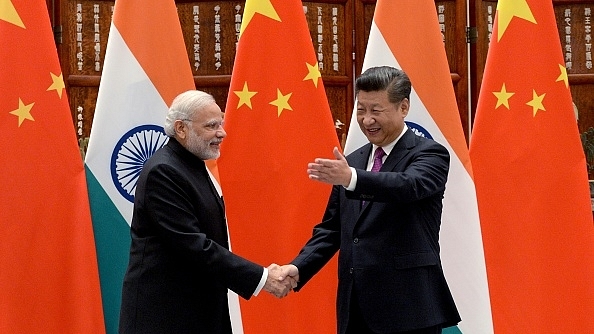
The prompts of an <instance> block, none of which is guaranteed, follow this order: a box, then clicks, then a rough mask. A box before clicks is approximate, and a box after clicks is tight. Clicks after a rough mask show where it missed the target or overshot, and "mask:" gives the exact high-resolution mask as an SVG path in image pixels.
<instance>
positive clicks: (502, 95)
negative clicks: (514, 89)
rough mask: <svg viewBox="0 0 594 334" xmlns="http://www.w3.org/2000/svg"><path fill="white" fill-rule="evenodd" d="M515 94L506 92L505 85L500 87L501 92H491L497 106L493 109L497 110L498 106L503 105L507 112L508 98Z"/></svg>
mask: <svg viewBox="0 0 594 334" xmlns="http://www.w3.org/2000/svg"><path fill="white" fill-rule="evenodd" d="M514 94H515V93H511V92H508V91H507V89H506V88H505V83H503V85H502V86H501V91H499V92H493V95H495V96H496V97H497V104H496V105H495V109H497V108H499V106H500V105H504V106H505V107H506V108H507V109H508V110H509V98H510V97H512V95H514Z"/></svg>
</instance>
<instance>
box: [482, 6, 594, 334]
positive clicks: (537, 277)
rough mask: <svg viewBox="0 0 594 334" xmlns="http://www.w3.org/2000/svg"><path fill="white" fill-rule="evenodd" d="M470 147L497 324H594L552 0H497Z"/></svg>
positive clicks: (499, 327) (582, 182)
mask: <svg viewBox="0 0 594 334" xmlns="http://www.w3.org/2000/svg"><path fill="white" fill-rule="evenodd" d="M470 156H471V161H472V164H473V168H474V176H475V183H476V189H477V196H478V204H479V214H480V220H481V228H482V233H483V239H484V247H485V258H486V264H487V276H488V281H489V292H490V296H491V305H492V313H493V322H494V329H495V333H497V334H501V333H594V317H593V316H592V314H593V313H594V229H593V225H592V211H591V206H590V195H589V188H588V176H587V172H586V161H585V158H584V153H583V151H582V147H581V144H580V138H579V134H578V128H577V124H576V118H575V115H574V112H573V108H572V101H571V95H570V90H569V85H568V77H567V69H566V68H565V66H564V61H563V56H562V52H561V45H560V41H559V35H558V31H557V26H556V23H555V15H554V11H553V5H552V2H551V1H550V0H549V1H543V0H500V1H499V2H498V5H497V13H496V16H495V25H494V31H493V35H492V37H491V42H490V46H489V53H488V56H487V63H486V68H485V72H484V78H483V82H482V86H481V91H480V97H479V101H478V108H477V112H476V120H475V123H474V131H473V134H472V138H471V142H470Z"/></svg>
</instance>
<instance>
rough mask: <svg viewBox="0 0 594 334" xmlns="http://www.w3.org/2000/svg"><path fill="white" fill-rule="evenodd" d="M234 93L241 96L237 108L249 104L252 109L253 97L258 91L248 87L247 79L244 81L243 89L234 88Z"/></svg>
mask: <svg viewBox="0 0 594 334" xmlns="http://www.w3.org/2000/svg"><path fill="white" fill-rule="evenodd" d="M233 93H235V95H237V96H238V97H239V103H238V104H237V109H239V107H241V106H242V105H244V104H245V105H246V106H248V108H250V109H252V97H253V96H254V95H256V94H258V92H250V90H249V89H248V85H247V81H246V82H244V83H243V90H234V91H233Z"/></svg>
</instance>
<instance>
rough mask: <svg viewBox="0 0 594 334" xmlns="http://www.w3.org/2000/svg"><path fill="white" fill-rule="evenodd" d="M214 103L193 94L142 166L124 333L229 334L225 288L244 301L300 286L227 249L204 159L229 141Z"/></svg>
mask: <svg viewBox="0 0 594 334" xmlns="http://www.w3.org/2000/svg"><path fill="white" fill-rule="evenodd" d="M223 115H224V114H223V113H222V112H221V109H220V108H219V106H218V105H217V104H216V102H215V100H214V98H213V97H212V96H211V95H210V94H207V93H205V92H201V91H196V90H191V91H187V92H185V93H182V94H180V95H179V96H177V97H176V98H175V99H174V101H173V103H172V105H171V107H170V109H169V111H168V114H167V118H166V121H165V133H166V134H167V135H168V136H169V137H170V138H169V142H168V143H167V145H165V146H164V147H163V148H161V149H160V150H158V151H157V152H155V154H154V155H153V156H152V157H151V158H150V159H149V160H148V161H147V162H146V164H145V165H144V167H143V169H142V172H141V174H140V177H139V179H138V183H137V186H136V194H135V198H134V214H133V218H132V226H131V231H130V233H131V236H132V244H131V247H130V263H129V265H128V270H127V272H126V276H125V277H124V286H123V293H122V308H121V314H120V333H122V334H128V333H142V334H150V333H209V334H218V333H221V334H231V332H232V331H231V321H230V318H229V306H228V302H227V289H231V290H233V291H234V292H236V293H237V294H238V295H240V296H241V297H243V298H245V299H249V298H250V297H251V296H252V295H257V294H258V293H259V292H260V290H261V289H264V290H265V291H268V292H270V293H272V294H274V295H275V296H277V297H284V296H286V295H287V294H288V293H289V291H290V290H291V288H293V287H295V286H296V282H295V280H294V279H292V278H290V279H286V280H284V281H279V280H278V277H279V276H280V267H279V266H278V265H276V264H272V265H270V266H269V267H268V268H263V267H262V266H260V265H258V264H255V263H253V262H251V261H249V260H246V259H244V258H242V257H240V256H238V255H236V254H233V253H231V252H230V251H229V244H228V238H227V222H226V220H225V208H224V204H223V199H222V198H221V197H220V196H219V194H218V192H217V190H216V188H215V186H214V184H213V183H212V180H211V179H210V176H209V174H208V171H207V167H206V165H205V162H204V160H209V159H216V158H218V157H219V154H220V152H219V150H220V144H221V142H222V141H223V139H224V138H225V136H226V135H227V133H226V132H225V130H224V129H223Z"/></svg>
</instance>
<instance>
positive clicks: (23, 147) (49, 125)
mask: <svg viewBox="0 0 594 334" xmlns="http://www.w3.org/2000/svg"><path fill="white" fill-rule="evenodd" d="M0 40H1V41H2V44H1V45H0V91H1V92H2V93H1V94H0V133H1V134H2V139H1V140H0V152H2V153H1V158H0V161H1V163H0V179H1V180H0V184H1V185H2V186H0V291H1V292H0V294H1V297H0V333H3V334H4V333H19V334H20V333H103V332H105V329H104V323H103V313H102V309H101V295H100V291H99V275H98V271H97V259H96V255H95V245H94V240H93V231H92V226H91V217H90V211H89V201H88V197H87V187H86V181H85V172H84V169H83V164H82V159H81V156H80V151H79V149H78V145H77V142H76V137H75V133H74V126H73V123H72V118H71V115H70V109H69V107H68V98H67V96H66V93H65V89H64V80H63V76H62V71H61V69H60V65H59V63H58V57H57V53H56V46H55V44H54V41H53V34H52V31H51V25H50V21H49V16H48V10H47V7H46V2H45V1H44V0H4V1H0Z"/></svg>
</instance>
